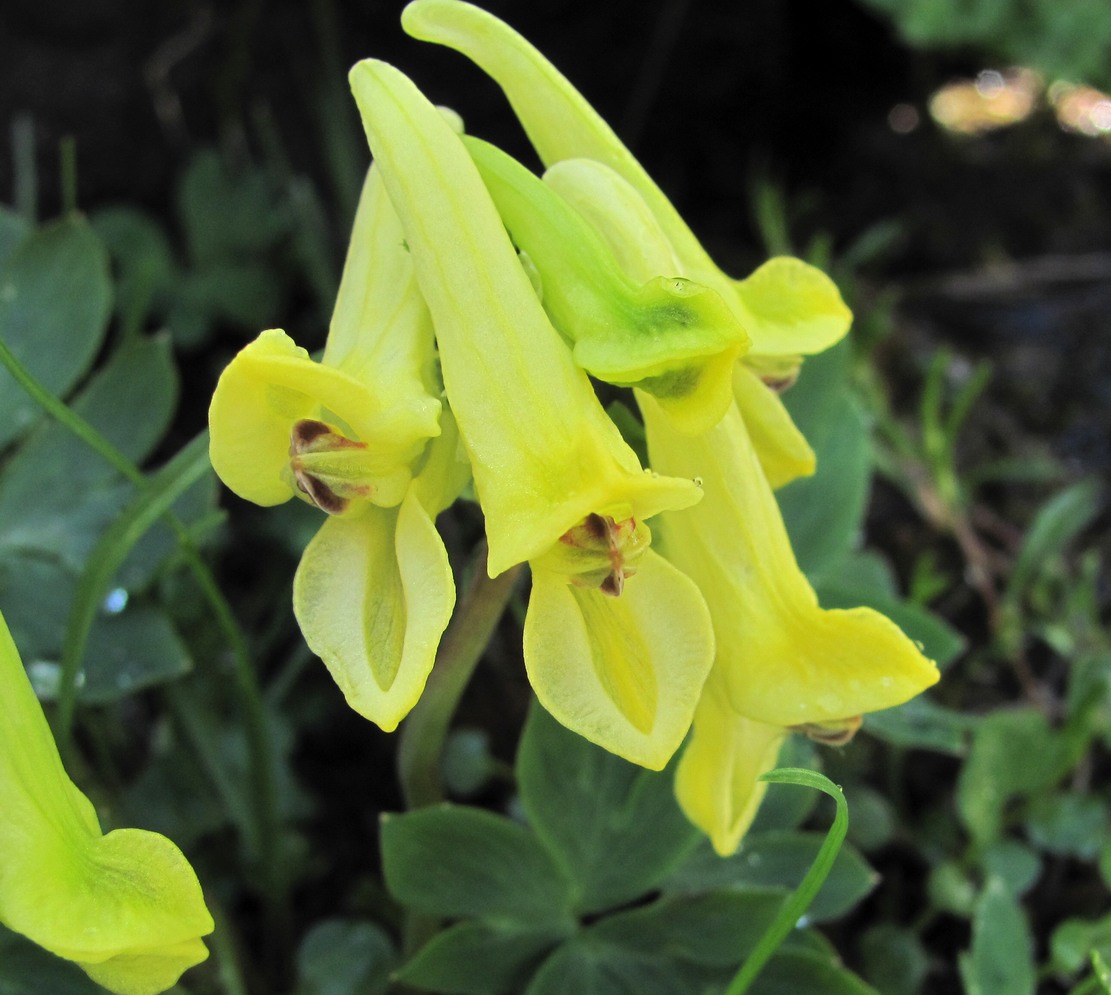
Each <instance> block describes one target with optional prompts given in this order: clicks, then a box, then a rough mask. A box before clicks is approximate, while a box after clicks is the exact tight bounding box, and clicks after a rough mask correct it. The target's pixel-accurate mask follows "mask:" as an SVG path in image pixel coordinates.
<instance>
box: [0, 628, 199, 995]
mask: <svg viewBox="0 0 1111 995" xmlns="http://www.w3.org/2000/svg"><path fill="white" fill-rule="evenodd" d="M0 922H2V923H3V924H4V925H6V926H8V927H9V928H10V929H13V930H15V931H16V932H18V933H22V934H23V935H25V936H27V937H28V938H29V939H31V940H33V941H34V942H35V943H38V944H39V945H40V946H43V947H45V948H46V949H47V950H50V951H51V952H52V953H54V954H57V955H58V956H60V957H65V958H68V959H70V960H73V961H76V962H77V963H78V964H80V965H81V967H83V968H84V969H85V970H86V971H87V972H88V973H89V974H90V975H91V976H92V977H93V978H94V979H95V980H96V981H98V982H99V983H100V984H102V985H104V986H105V987H106V988H108V989H110V990H111V991H113V992H117V993H119V995H154V993H157V992H161V991H165V990H166V989H167V988H170V987H172V986H173V985H174V984H175V983H176V982H177V979H178V978H179V977H180V975H181V973H182V972H183V971H184V970H185V969H186V968H188V967H191V966H192V965H194V964H197V963H199V962H200V961H202V960H204V959H205V957H207V956H208V951H207V950H206V948H205V946H204V943H203V942H201V940H200V937H201V936H204V935H205V934H207V933H210V932H212V918H211V916H209V914H208V910H207V909H206V908H205V905H204V898H203V896H202V894H201V888H200V885H199V884H198V883H197V878H196V875H195V874H194V873H193V869H192V868H191V867H190V866H189V863H188V862H187V861H186V859H185V857H184V856H182V854H181V851H180V850H178V848H177V847H176V846H174V844H173V843H171V842H170V841H169V840H168V839H166V838H165V837H163V836H159V835H158V834H156V833H150V832H145V831H143V830H138V829H121V830H116V831H114V832H111V833H109V834H108V835H107V836H102V835H101V832H100V826H99V825H98V823H97V819H96V815H95V813H94V811H93V807H92V805H91V804H90V803H89V801H88V799H87V798H86V797H85V796H84V795H83V794H82V793H81V792H80V791H79V790H78V789H77V787H76V786H75V785H74V784H73V782H72V781H70V780H69V778H68V777H67V776H66V773H65V770H64V769H63V767H62V763H61V759H60V758H59V756H58V751H57V749H56V747H55V746H54V740H53V738H52V737H51V735H50V729H49V727H48V726H47V724H46V719H45V717H44V716H43V714H42V709H41V707H40V706H39V703H38V701H37V699H36V698H35V695H34V692H33V691H32V689H31V684H30V682H29V681H28V679H27V675H26V672H25V671H24V669H23V665H22V664H21V663H20V661H19V656H18V654H17V652H16V649H15V646H14V645H13V643H12V640H11V635H10V634H9V632H8V629H7V626H6V625H5V624H4V622H3V619H2V618H0Z"/></svg>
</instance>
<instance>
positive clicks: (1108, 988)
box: [1092, 950, 1111, 995]
mask: <svg viewBox="0 0 1111 995" xmlns="http://www.w3.org/2000/svg"><path fill="white" fill-rule="evenodd" d="M1092 973H1093V974H1094V975H1095V977H1096V980H1097V981H1098V982H1099V986H1100V988H1102V989H1103V991H1104V992H1107V993H1109V995H1111V968H1109V967H1108V966H1107V961H1106V959H1105V958H1104V957H1103V955H1102V954H1101V953H1100V952H1099V951H1098V950H1093V951H1092Z"/></svg>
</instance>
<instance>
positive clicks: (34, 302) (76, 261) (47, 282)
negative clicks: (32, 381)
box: [0, 215, 112, 445]
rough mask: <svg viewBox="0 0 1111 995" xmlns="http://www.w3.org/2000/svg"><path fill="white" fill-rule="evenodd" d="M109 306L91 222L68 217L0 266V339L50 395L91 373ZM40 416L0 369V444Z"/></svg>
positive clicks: (31, 239) (103, 260)
mask: <svg viewBox="0 0 1111 995" xmlns="http://www.w3.org/2000/svg"><path fill="white" fill-rule="evenodd" d="M111 302H112V284H111V281H110V279H109V275H108V258H107V255H106V253H105V252H104V248H103V246H101V244H100V242H99V240H98V239H97V237H96V236H95V235H94V234H93V232H92V229H91V228H90V227H89V225H88V223H87V222H86V221H85V220H84V219H83V218H81V217H80V216H77V215H71V216H69V217H66V218H64V219H62V220H61V221H56V222H54V223H53V224H50V225H47V226H45V227H43V228H40V229H39V230H38V231H36V232H34V233H33V234H32V235H30V236H28V237H27V238H25V239H23V240H22V241H21V242H20V243H19V244H18V245H17V246H16V247H15V249H14V250H13V251H12V252H11V253H10V255H9V256H8V257H7V259H6V260H4V262H3V263H2V264H0V339H3V341H4V342H5V344H6V345H7V346H8V348H9V349H11V351H12V352H13V353H14V354H15V356H16V358H17V359H19V360H20V361H21V362H22V363H23V364H24V365H25V366H26V367H27V368H28V369H29V370H30V371H31V373H32V374H33V375H34V376H35V377H36V379H38V380H39V381H40V382H41V383H42V384H43V386H44V387H46V388H47V389H48V390H50V391H52V392H53V393H55V394H59V395H61V394H65V393H66V392H67V391H69V390H70V388H71V387H73V385H74V384H75V383H76V382H77V381H78V379H80V377H81V376H82V375H83V374H84V373H85V372H86V371H87V370H88V368H89V366H90V364H91V363H92V361H93V359H94V358H95V356H96V354H97V352H98V351H99V349H100V346H101V344H102V342H103V341H104V333H105V331H106V330H107V327H108V314H109V311H110V309H111ZM38 417H39V411H38V410H37V408H36V407H35V405H34V403H33V402H32V401H31V400H30V398H28V397H27V395H26V394H24V392H23V391H22V390H21V389H20V388H19V387H17V386H16V385H15V383H14V381H13V380H12V378H11V375H10V374H9V373H8V372H7V370H0V445H3V444H4V443H7V442H10V441H11V440H12V439H13V438H15V437H17V436H18V435H19V434H21V433H22V432H25V431H26V430H27V429H28V428H29V427H30V426H31V424H32V423H33V422H35V421H37V420H38Z"/></svg>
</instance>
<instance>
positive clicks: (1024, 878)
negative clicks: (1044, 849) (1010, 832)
mask: <svg viewBox="0 0 1111 995" xmlns="http://www.w3.org/2000/svg"><path fill="white" fill-rule="evenodd" d="M980 863H981V865H982V866H983V868H984V873H985V876H987V877H996V878H999V880H1000V881H1002V882H1003V883H1004V884H1005V885H1006V886H1007V887H1008V888H1010V889H1011V894H1012V895H1015V896H1016V897H1017V896H1019V895H1022V894H1023V893H1025V892H1026V891H1028V890H1029V889H1030V888H1031V887H1033V885H1034V882H1035V881H1037V880H1038V877H1039V876H1040V875H1041V872H1042V860H1041V857H1040V856H1039V855H1038V854H1037V853H1035V852H1034V851H1033V850H1031V849H1030V847H1028V846H1025V845H1024V844H1022V843H1019V842H1018V841H1017V840H1007V839H1003V840H998V841H997V842H995V843H992V844H991V846H989V847H988V848H987V849H986V850H984V852H983V854H981V856H980Z"/></svg>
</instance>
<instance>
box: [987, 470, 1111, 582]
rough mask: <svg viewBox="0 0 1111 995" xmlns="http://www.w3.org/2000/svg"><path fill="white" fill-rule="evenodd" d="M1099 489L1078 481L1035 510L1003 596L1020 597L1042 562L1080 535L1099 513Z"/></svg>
mask: <svg viewBox="0 0 1111 995" xmlns="http://www.w3.org/2000/svg"><path fill="white" fill-rule="evenodd" d="M1100 503H1101V502H1100V486H1099V482H1098V481H1096V480H1082V481H1081V482H1080V483H1078V484H1074V485H1073V486H1072V487H1069V488H1068V489H1066V490H1064V491H1062V492H1061V493H1059V494H1057V495H1055V496H1054V497H1053V498H1051V499H1050V500H1049V501H1048V502H1047V503H1046V504H1045V505H1044V506H1043V507H1042V508H1041V509H1040V510H1039V511H1038V514H1037V516H1036V517H1035V518H1034V521H1033V522H1032V523H1031V525H1030V528H1029V529H1028V530H1027V532H1026V539H1025V541H1024V542H1023V544H1022V549H1021V550H1020V551H1019V555H1018V559H1017V560H1016V561H1015V565H1014V568H1013V569H1012V570H1011V574H1010V580H1009V582H1008V584H1007V591H1006V597H1007V599H1008V600H1010V601H1015V600H1017V599H1019V598H1021V597H1023V596H1024V595H1025V594H1026V593H1027V592H1028V590H1029V588H1030V587H1031V585H1032V584H1033V583H1034V580H1035V578H1036V577H1037V575H1038V573H1039V572H1040V571H1041V570H1042V569H1044V566H1045V563H1046V562H1047V561H1051V560H1053V559H1054V558H1056V557H1059V556H1060V555H1061V551H1062V550H1063V549H1064V548H1065V547H1066V546H1067V545H1068V544H1069V543H1070V542H1071V541H1072V540H1073V539H1075V538H1076V536H1077V535H1078V534H1079V533H1080V532H1082V531H1083V530H1084V529H1085V528H1086V527H1087V526H1088V524H1089V523H1090V522H1091V521H1092V519H1093V518H1095V516H1096V515H1097V514H1098V513H1099V508H1100Z"/></svg>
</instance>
